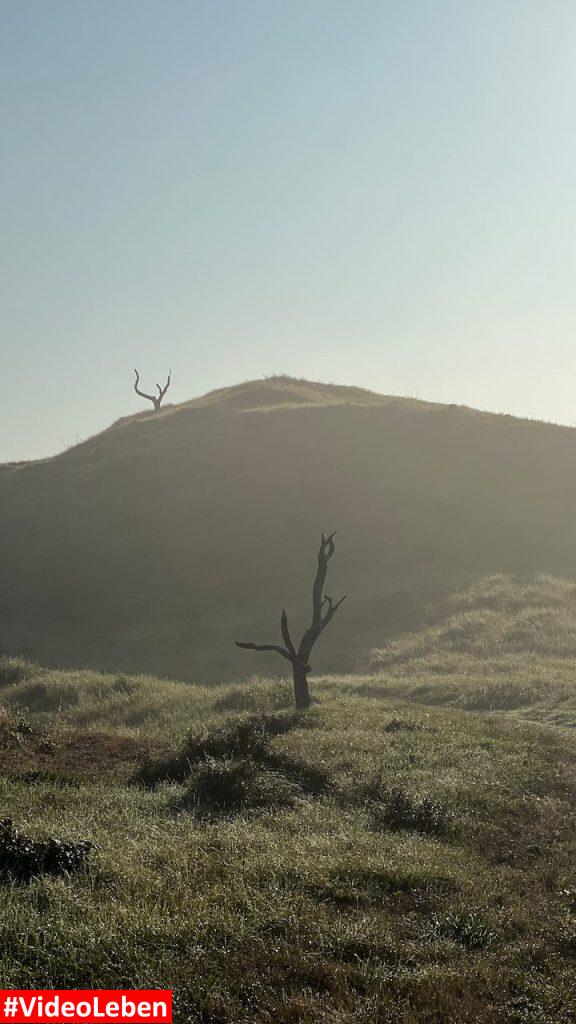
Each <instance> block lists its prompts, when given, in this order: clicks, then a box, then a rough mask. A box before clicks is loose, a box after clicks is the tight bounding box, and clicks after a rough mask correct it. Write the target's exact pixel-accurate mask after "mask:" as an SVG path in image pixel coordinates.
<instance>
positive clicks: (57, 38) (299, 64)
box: [0, 0, 576, 462]
mask: <svg viewBox="0 0 576 1024" xmlns="http://www.w3.org/2000/svg"><path fill="white" fill-rule="evenodd" d="M575 176H576V4H575V3H574V2H573V0H546V2H543V0H482V2H481V3H478V2H476V0H346V2H343V0H24V2H23V0H0V232H1V237H2V246H1V250H0V253H1V254H0V260H1V266H0V369H1V374H2V403H1V405H0V461H2V462H3V461H9V460H16V459H27V458H38V457H43V456H47V455H51V454H55V453H57V452H59V451H62V450H63V449H64V448H65V447H66V446H67V445H70V444H72V443H74V442H75V441H76V440H78V439H84V438H86V437H88V436H90V435H92V434H94V433H96V432H97V431H99V430H101V429H103V428H104V427H106V426H108V425H109V424H110V423H111V422H113V421H114V420H115V419H117V418H119V417H120V416H123V415H127V414H129V413H132V412H134V411H137V410H139V409H140V408H142V407H143V403H142V402H141V400H140V399H138V398H137V396H136V395H135V394H134V392H133V391H132V383H133V368H134V367H138V369H139V370H140V373H141V381H142V386H143V387H144V389H145V390H149V389H151V387H153V385H154V384H155V383H156V382H157V381H162V380H164V379H165V377H166V375H167V372H168V370H169V369H172V371H173V386H172V389H171V391H170V393H169V396H168V397H169V398H171V399H172V401H174V402H181V401H187V400H188V399H190V398H193V397H195V396H197V395H200V394H203V393H205V392H207V391H209V390H211V389H213V388H218V387H222V386H227V385H231V384H235V383H238V382H240V381H242V380H248V379H253V378H257V377H262V376H267V375H270V374H274V373H287V374H290V375H293V376H302V377H306V378H309V379H313V380H323V381H327V382H337V383H343V384H356V385H361V386H365V387H369V388H372V389H373V390H375V391H380V392H382V393H385V394H401V395H412V396H416V397H420V398H426V399H430V400H433V401H439V402H456V403H465V404H467V405H471V406H475V407H478V408H482V409H490V410H494V411H498V412H511V413H514V414H517V415H521V416H531V417H536V418H539V419H548V420H554V421H557V422H562V423H569V424H572V423H574V422H576V387H575V384H576V344H575V342H576V273H575V271H576V187H575ZM167 400H168V399H167Z"/></svg>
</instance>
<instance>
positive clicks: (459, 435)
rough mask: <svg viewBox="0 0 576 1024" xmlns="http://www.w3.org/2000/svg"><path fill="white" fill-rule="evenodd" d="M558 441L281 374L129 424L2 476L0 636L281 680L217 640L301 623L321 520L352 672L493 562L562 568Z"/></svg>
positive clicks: (573, 480)
mask: <svg viewBox="0 0 576 1024" xmlns="http://www.w3.org/2000/svg"><path fill="white" fill-rule="evenodd" d="M575 463H576V433H575V432H574V431H573V430H571V429H569V428H564V427H559V426H554V425H550V424H543V423H536V422H530V421H522V420H517V419H514V418H512V417H508V416H496V415H491V414H487V413H480V412H476V411H474V410H471V409H467V408H464V407H459V406H458V407H456V406H442V405H434V404H432V403H427V402H419V401H416V400H410V399H401V398H394V397H389V396H381V395H376V394H373V393H371V392H368V391H363V390H361V389H357V388H344V387H337V386H332V385H322V384H313V383H309V382H306V381H297V380H292V379H289V378H275V379H271V380H264V381H254V382H249V383H246V384H243V385H240V386H238V387H234V388H228V389H225V390H222V391H217V392H213V393H212V394H209V395H207V396H205V397H203V398H199V399H196V400H194V401H191V402H187V403H185V404H183V405H179V406H169V407H167V408H166V409H165V410H163V411H162V412H161V413H160V414H159V415H153V414H149V413H147V412H144V413H142V414H140V415H137V416H132V417H127V418H125V419H123V420H120V421H119V422H118V423H116V424H114V425H113V426H112V427H110V428H109V429H108V430H106V431H104V432H103V433H102V434H100V435H98V436H97V437H94V438H91V439H90V440H88V441H86V442H84V443H83V444H80V445H78V446H77V447H75V448H73V449H71V450H69V451H66V452H63V453H62V454H60V455H58V456H56V457H54V458H52V459H48V460H45V461H42V462H36V463H28V464H18V465H14V466H5V467H2V472H0V564H1V565H2V584H3V585H2V588H1V592H0V640H1V642H2V644H3V646H4V648H5V649H7V650H9V651H12V652H21V653H24V654H26V655H27V656H29V657H31V658H33V659H39V660H41V661H43V662H45V663H48V664H67V665H69V666H74V665H77V666H82V665H92V666H99V667H103V668H106V667H108V668H113V669H121V670H126V671H144V670H145V671H153V672H156V673H160V674H170V675H172V676H178V677H180V678H187V679H190V678H202V679H207V680H209V679H218V678H230V677H231V676H232V675H233V674H234V673H235V674H238V672H240V673H243V674H245V675H250V674H252V673H253V672H258V673H260V672H265V671H267V670H268V671H272V672H280V671H282V665H279V664H278V660H277V659H276V660H274V658H271V659H270V660H269V661H267V660H266V658H264V657H263V656H262V655H258V654H249V653H247V652H239V651H238V650H237V649H235V648H234V645H233V641H234V640H235V639H247V640H255V641H262V642H264V641H277V639H278V630H279V621H278V619H279V612H280V609H281V607H282V605H283V604H284V605H286V607H287V608H288V610H289V613H290V617H291V621H292V622H293V623H294V628H295V629H297V628H298V627H299V625H302V624H304V622H305V619H306V617H307V615H308V607H309V600H310V585H311V579H312V575H313V571H314V558H315V551H316V548H317V543H318V538H319V534H320V532H321V530H323V529H324V530H333V529H337V530H338V538H337V540H338V549H337V553H336V557H335V559H334V560H333V563H332V565H331V570H330V580H329V583H330V588H331V590H332V592H333V593H334V594H339V593H344V592H346V593H348V594H349V600H348V602H347V604H346V606H345V607H344V608H343V610H342V612H341V613H339V621H338V626H337V628H336V626H334V625H333V626H331V627H330V632H327V633H326V636H325V637H324V638H323V639H322V642H321V643H320V644H319V645H318V649H317V653H316V652H315V659H314V668H315V669H317V670H330V671H350V670H351V669H352V668H354V667H355V666H357V665H361V664H364V663H365V662H366V659H367V657H368V653H369V651H370V650H371V649H372V648H376V647H381V646H382V643H383V641H386V640H389V639H391V638H393V637H394V636H395V635H397V634H399V632H400V631H403V630H407V629H417V628H419V627H420V626H421V625H422V624H423V623H425V622H426V621H427V620H426V616H427V614H428V612H427V609H428V607H429V605H430V604H431V602H432V603H437V602H438V601H439V600H441V599H442V597H443V596H444V595H446V594H448V593H451V592H453V591H454V590H456V589H457V588H461V587H466V586H468V585H470V584H471V583H472V582H473V581H475V580H476V579H477V578H479V577H480V576H483V575H486V574H491V573H498V572H504V573H516V574H517V573H521V574H530V573H534V572H550V573H553V574H559V575H562V576H564V577H574V576H576V544H575V543H574V537H575V526H574V524H575V522H576V473H575V472H574V468H575Z"/></svg>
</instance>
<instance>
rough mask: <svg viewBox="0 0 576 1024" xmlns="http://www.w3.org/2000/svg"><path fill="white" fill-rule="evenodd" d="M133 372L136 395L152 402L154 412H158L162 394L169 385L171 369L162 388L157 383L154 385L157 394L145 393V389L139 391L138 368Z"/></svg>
mask: <svg viewBox="0 0 576 1024" xmlns="http://www.w3.org/2000/svg"><path fill="white" fill-rule="evenodd" d="M134 373H135V374H136V380H135V381H134V391H135V392H136V394H137V395H140V398H147V399H148V401H149V402H152V405H153V406H154V412H158V410H159V408H160V406H161V405H162V399H163V398H164V395H165V394H166V392H167V391H168V388H169V387H170V381H171V378H172V370H170V373H169V374H168V380H167V381H166V383H165V385H164V387H163V388H162V387H160V385H159V384H157V385H156V387H157V388H158V394H157V395H147V394H146V392H145V391H140V388H139V387H138V385H139V384H140V374H139V373H138V370H134Z"/></svg>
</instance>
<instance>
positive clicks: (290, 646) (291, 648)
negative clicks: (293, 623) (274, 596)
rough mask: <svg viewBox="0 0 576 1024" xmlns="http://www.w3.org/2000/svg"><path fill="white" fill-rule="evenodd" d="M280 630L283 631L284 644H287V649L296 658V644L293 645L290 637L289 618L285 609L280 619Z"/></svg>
mask: <svg viewBox="0 0 576 1024" xmlns="http://www.w3.org/2000/svg"><path fill="white" fill-rule="evenodd" d="M280 628H281V630H282V638H283V640H284V643H285V644H286V647H287V648H288V650H289V652H290V654H291V655H293V656H294V657H295V656H296V649H295V647H294V644H293V643H292V637H291V636H290V630H289V629H288V616H287V614H286V609H285V608H283V609H282V615H281V618H280Z"/></svg>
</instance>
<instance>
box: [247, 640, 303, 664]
mask: <svg viewBox="0 0 576 1024" xmlns="http://www.w3.org/2000/svg"><path fill="white" fill-rule="evenodd" d="M234 643H235V644H236V647H244V648H245V650H247V651H276V653H277V654H281V655H282V657H283V658H288V661H292V658H291V657H290V654H289V652H288V651H285V650H284V648H283V647H280V646H279V645H278V644H250V643H243V642H242V641H241V640H235V641H234Z"/></svg>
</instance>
